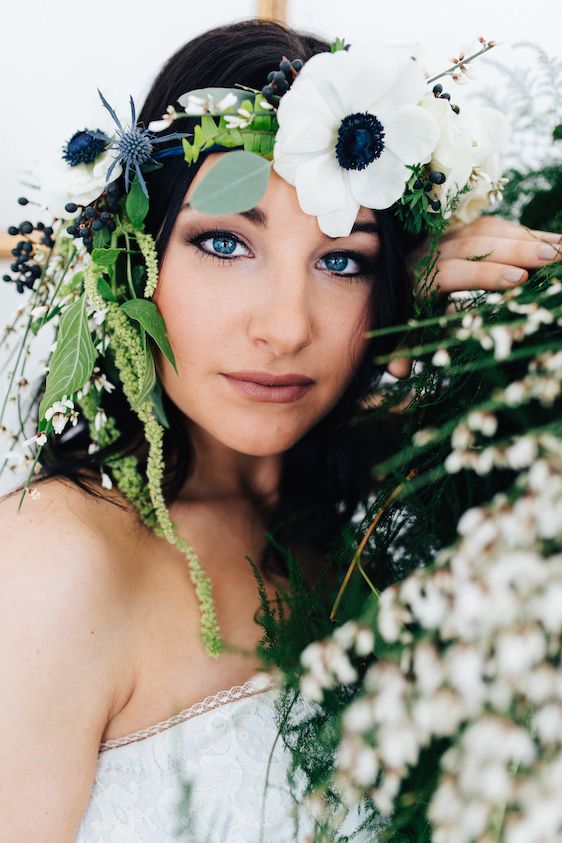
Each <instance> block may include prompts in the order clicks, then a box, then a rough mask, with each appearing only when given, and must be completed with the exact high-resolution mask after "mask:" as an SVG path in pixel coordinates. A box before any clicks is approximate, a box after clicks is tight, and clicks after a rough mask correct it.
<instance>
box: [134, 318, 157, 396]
mask: <svg viewBox="0 0 562 843" xmlns="http://www.w3.org/2000/svg"><path fill="white" fill-rule="evenodd" d="M141 335H142V347H143V351H144V376H143V379H142V382H141V385H140V387H139V393H138V395H137V398H136V401H135V403H134V404H133V405H132V407H133V410H138V408H139V407H140V406H141V404H143V403H144V402H145V401H148V400H149V398H150V395H151V393H152V390H153V389H154V385H155V383H156V368H155V366H154V358H153V356H152V350H151V348H150V344H149V343H148V342H147V339H146V331H145V330H144V328H142V327H141Z"/></svg>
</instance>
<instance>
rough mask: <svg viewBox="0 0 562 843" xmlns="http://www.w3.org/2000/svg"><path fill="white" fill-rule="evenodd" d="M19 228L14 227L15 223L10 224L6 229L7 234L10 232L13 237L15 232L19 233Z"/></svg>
mask: <svg viewBox="0 0 562 843" xmlns="http://www.w3.org/2000/svg"><path fill="white" fill-rule="evenodd" d="M19 233H20V232H19V228H16V226H15V225H11V226H10V227H9V229H8V234H11V235H12V237H15V235H16V234H19Z"/></svg>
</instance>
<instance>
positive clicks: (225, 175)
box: [190, 150, 271, 214]
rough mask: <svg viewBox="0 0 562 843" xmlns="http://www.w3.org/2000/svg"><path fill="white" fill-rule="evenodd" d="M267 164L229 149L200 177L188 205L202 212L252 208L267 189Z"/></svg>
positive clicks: (268, 168)
mask: <svg viewBox="0 0 562 843" xmlns="http://www.w3.org/2000/svg"><path fill="white" fill-rule="evenodd" d="M270 168H271V164H270V163H269V162H268V161H266V160H265V159H263V158H262V157H261V156H259V155H255V154H253V153H250V152H245V151H243V150H236V151H235V152H230V153H229V154H228V155H224V156H223V157H222V158H219V160H218V161H216V162H215V164H214V165H213V166H212V167H211V169H210V170H209V171H208V172H207V173H206V174H205V176H204V177H203V178H202V179H201V181H200V182H199V184H198V185H197V187H196V188H195V190H194V191H193V193H192V195H191V198H190V205H191V206H192V207H193V208H195V209H196V210H197V211H201V212H202V213H206V214H235V213H239V212H240V211H249V210H250V208H255V207H256V205H257V204H258V202H259V201H260V199H262V197H263V196H264V194H265V191H266V190H267V182H268V179H269V171H270Z"/></svg>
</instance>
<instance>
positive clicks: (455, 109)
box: [451, 105, 461, 114]
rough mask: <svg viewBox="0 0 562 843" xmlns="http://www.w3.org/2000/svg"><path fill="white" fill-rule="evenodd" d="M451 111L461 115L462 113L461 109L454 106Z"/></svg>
mask: <svg viewBox="0 0 562 843" xmlns="http://www.w3.org/2000/svg"><path fill="white" fill-rule="evenodd" d="M451 109H452V110H453V111H454V112H455V114H460V111H461V110H460V108H459V107H458V105H452V106H451Z"/></svg>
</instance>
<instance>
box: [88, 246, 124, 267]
mask: <svg viewBox="0 0 562 843" xmlns="http://www.w3.org/2000/svg"><path fill="white" fill-rule="evenodd" d="M124 251H125V249H94V250H93V251H92V261H93V262H94V263H96V264H97V265H98V266H113V264H114V263H115V261H116V260H117V258H118V257H119V255H120V254H121V252H124Z"/></svg>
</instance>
